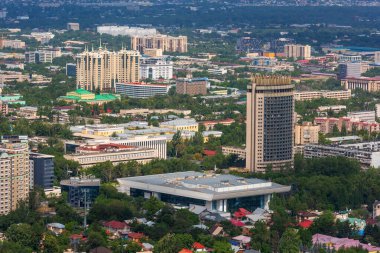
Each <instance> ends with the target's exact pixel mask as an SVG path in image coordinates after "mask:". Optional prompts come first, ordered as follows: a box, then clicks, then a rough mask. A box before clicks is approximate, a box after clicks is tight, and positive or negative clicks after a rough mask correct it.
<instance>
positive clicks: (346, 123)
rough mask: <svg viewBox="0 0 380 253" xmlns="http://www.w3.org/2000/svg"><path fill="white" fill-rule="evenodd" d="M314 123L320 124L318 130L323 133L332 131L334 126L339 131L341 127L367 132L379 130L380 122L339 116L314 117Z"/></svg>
mask: <svg viewBox="0 0 380 253" xmlns="http://www.w3.org/2000/svg"><path fill="white" fill-rule="evenodd" d="M314 124H316V125H319V126H320V132H322V133H324V134H328V133H332V132H333V130H334V128H335V126H336V127H337V129H338V130H339V131H342V129H343V127H345V128H346V131H347V132H353V131H359V130H365V131H368V132H369V133H372V132H380V123H376V122H365V121H360V120H359V119H356V118H350V117H341V118H327V117H317V118H315V119H314Z"/></svg>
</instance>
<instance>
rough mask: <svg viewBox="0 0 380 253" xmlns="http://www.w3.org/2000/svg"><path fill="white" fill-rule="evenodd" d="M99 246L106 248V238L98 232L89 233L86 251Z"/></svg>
mask: <svg viewBox="0 0 380 253" xmlns="http://www.w3.org/2000/svg"><path fill="white" fill-rule="evenodd" d="M100 246H107V241H106V238H105V237H104V236H103V235H102V233H100V232H97V231H91V232H90V233H89V234H88V239H87V249H93V248H96V247H100Z"/></svg>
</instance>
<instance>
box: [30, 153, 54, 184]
mask: <svg viewBox="0 0 380 253" xmlns="http://www.w3.org/2000/svg"><path fill="white" fill-rule="evenodd" d="M53 159H54V156H52V155H45V154H39V153H29V163H30V170H31V173H30V177H31V179H30V181H31V188H34V187H35V186H39V187H42V188H44V189H53V185H54V161H53Z"/></svg>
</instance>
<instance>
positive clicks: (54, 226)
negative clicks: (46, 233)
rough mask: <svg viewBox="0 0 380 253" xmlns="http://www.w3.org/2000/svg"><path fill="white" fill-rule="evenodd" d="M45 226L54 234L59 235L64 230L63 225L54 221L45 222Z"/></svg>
mask: <svg viewBox="0 0 380 253" xmlns="http://www.w3.org/2000/svg"><path fill="white" fill-rule="evenodd" d="M46 228H47V229H48V230H50V231H51V232H53V233H54V234H55V235H60V234H62V233H63V232H64V231H65V225H63V224H61V223H56V222H54V223H49V224H47V225H46Z"/></svg>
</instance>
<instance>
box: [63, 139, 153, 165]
mask: <svg viewBox="0 0 380 253" xmlns="http://www.w3.org/2000/svg"><path fill="white" fill-rule="evenodd" d="M76 151H77V153H74V154H66V155H64V157H65V159H67V160H71V161H76V162H78V163H79V164H80V165H81V166H82V167H83V168H87V167H91V166H93V165H96V164H98V163H102V162H107V161H110V162H112V164H115V165H116V164H118V163H126V162H129V161H136V162H138V163H147V162H150V161H151V160H154V159H158V158H159V156H158V151H157V150H155V149H150V148H140V147H134V146H126V145H121V144H114V143H110V144H99V145H87V146H80V147H79V148H77V150H76Z"/></svg>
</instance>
